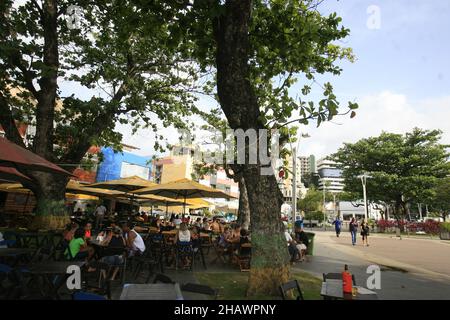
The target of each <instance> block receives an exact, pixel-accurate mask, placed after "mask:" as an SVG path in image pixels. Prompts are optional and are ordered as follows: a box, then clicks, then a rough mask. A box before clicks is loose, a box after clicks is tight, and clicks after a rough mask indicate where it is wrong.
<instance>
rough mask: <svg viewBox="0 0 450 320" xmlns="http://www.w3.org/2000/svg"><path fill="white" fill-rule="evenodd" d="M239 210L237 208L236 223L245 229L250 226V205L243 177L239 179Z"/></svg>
mask: <svg viewBox="0 0 450 320" xmlns="http://www.w3.org/2000/svg"><path fill="white" fill-rule="evenodd" d="M238 183H239V210H238V219H237V221H238V223H239V224H240V225H241V227H242V228H244V229H247V230H248V228H249V227H250V205H249V203H248V194H247V187H246V186H245V180H244V177H241V178H240V179H239V182H238Z"/></svg>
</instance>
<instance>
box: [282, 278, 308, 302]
mask: <svg viewBox="0 0 450 320" xmlns="http://www.w3.org/2000/svg"><path fill="white" fill-rule="evenodd" d="M295 289H297V293H298V296H297V297H296V299H297V300H304V299H303V293H302V290H301V289H300V285H299V283H298V281H297V280H291V281H289V282H287V283H285V284H282V285H281V286H280V293H281V298H282V299H283V300H287V293H288V292H289V291H290V290H295Z"/></svg>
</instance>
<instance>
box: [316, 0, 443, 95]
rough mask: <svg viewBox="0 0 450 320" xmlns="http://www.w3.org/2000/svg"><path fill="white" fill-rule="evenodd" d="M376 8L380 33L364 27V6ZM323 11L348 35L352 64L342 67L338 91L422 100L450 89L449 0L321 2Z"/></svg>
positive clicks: (365, 10)
mask: <svg viewBox="0 0 450 320" xmlns="http://www.w3.org/2000/svg"><path fill="white" fill-rule="evenodd" d="M371 5H376V6H378V8H379V9H380V18H381V20H380V22H381V23H380V29H369V28H368V27H367V20H368V19H369V18H370V14H368V13H367V8H368V7H369V6H371ZM321 11H322V12H334V11H335V12H337V14H338V15H339V16H341V17H342V19H343V25H344V26H345V27H347V28H349V29H350V30H351V35H350V37H348V38H347V39H346V41H344V43H343V45H346V46H349V47H352V48H353V50H354V53H355V55H356V56H357V59H358V60H357V62H356V63H354V64H351V63H344V64H342V66H343V68H344V73H343V74H342V75H341V76H340V77H338V78H336V79H334V80H333V83H334V84H335V86H336V88H337V89H338V91H342V92H344V93H349V92H350V93H351V94H352V95H354V94H355V93H359V94H371V93H375V92H379V91H381V90H385V89H389V90H392V91H398V92H402V93H404V94H407V95H408V96H409V97H410V98H411V99H414V100H416V99H424V98H429V97H436V96H440V95H445V94H448V93H449V92H448V90H449V88H450V74H449V71H450V59H449V58H450V34H449V31H450V1H447V0H385V1H373V0H340V1H337V0H326V1H325V2H324V3H323V5H322V9H321Z"/></svg>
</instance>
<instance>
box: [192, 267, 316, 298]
mask: <svg viewBox="0 0 450 320" xmlns="http://www.w3.org/2000/svg"><path fill="white" fill-rule="evenodd" d="M195 277H196V278H197V280H198V282H199V283H200V284H204V285H207V286H210V287H212V288H215V289H217V290H219V294H218V297H217V298H218V299H219V300H249V299H252V300H278V299H280V298H281V297H280V296H279V295H277V296H263V295H259V296H252V297H246V295H245V292H246V289H247V282H248V273H245V272H201V273H196V274H195ZM291 278H292V279H296V280H298V282H299V283H300V288H301V289H302V292H303V297H304V298H305V299H306V300H321V299H322V297H321V296H320V289H321V286H322V280H321V279H319V278H316V277H314V276H312V275H310V274H308V273H305V272H298V271H296V272H292V273H291Z"/></svg>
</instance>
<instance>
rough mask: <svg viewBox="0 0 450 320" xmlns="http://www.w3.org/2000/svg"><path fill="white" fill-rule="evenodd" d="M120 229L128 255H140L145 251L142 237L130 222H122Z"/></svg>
mask: <svg viewBox="0 0 450 320" xmlns="http://www.w3.org/2000/svg"><path fill="white" fill-rule="evenodd" d="M122 231H123V232H124V238H125V240H126V244H127V248H128V254H129V256H130V257H131V256H135V255H142V254H143V253H144V251H145V243H144V239H142V237H141V235H140V234H139V233H137V232H136V230H134V228H133V225H132V224H131V223H130V222H125V223H123V224H122Z"/></svg>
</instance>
